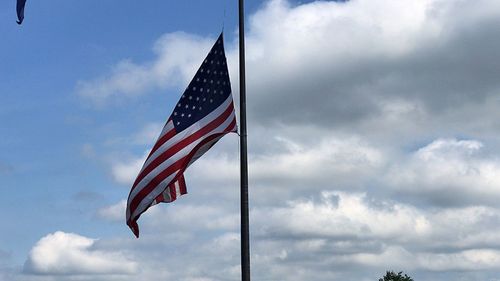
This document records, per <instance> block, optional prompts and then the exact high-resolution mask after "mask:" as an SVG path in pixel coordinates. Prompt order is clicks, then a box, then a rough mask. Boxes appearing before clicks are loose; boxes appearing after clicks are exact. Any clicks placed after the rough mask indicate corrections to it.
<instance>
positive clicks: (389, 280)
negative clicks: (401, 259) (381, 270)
mask: <svg viewBox="0 0 500 281" xmlns="http://www.w3.org/2000/svg"><path fill="white" fill-rule="evenodd" d="M378 281H414V280H413V279H412V278H411V277H410V276H408V275H406V274H405V275H404V276H403V272H402V271H400V272H398V274H396V273H395V272H394V271H387V273H386V274H385V276H384V277H383V278H380V279H379V280H378Z"/></svg>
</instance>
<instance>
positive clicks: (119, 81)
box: [76, 32, 211, 105]
mask: <svg viewBox="0 0 500 281" xmlns="http://www.w3.org/2000/svg"><path fill="white" fill-rule="evenodd" d="M210 45H211V41H210V40H208V39H206V38H201V37H198V36H195V35H191V34H186V33H182V32H177V33H172V34H166V35H164V36H163V37H161V38H160V39H158V41H157V42H156V43H155V45H154V47H153V51H154V53H155V54H156V58H155V60H153V61H151V62H148V63H144V64H137V63H134V62H132V61H131V60H130V59H126V60H123V61H121V62H119V63H118V64H116V65H115V66H113V68H112V71H111V73H109V74H107V75H105V76H103V77H100V78H96V79H94V80H92V81H79V82H78V85H77V89H76V91H77V94H78V95H79V96H81V97H84V98H86V99H89V100H91V101H92V102H94V103H95V104H97V105H104V104H106V103H108V102H109V100H110V99H113V98H119V99H121V98H122V97H128V98H132V97H137V96H140V95H142V94H144V93H145V92H147V91H148V90H151V89H155V88H162V87H165V86H167V85H175V86H179V85H184V84H186V83H185V82H186V81H188V79H190V78H191V77H190V76H191V75H192V73H193V71H194V70H195V69H196V67H198V65H199V63H200V61H201V60H202V58H203V56H204V52H205V51H206V50H209V48H210ZM180 81H181V82H182V83H181V82H180Z"/></svg>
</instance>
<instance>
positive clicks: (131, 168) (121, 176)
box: [111, 151, 149, 186]
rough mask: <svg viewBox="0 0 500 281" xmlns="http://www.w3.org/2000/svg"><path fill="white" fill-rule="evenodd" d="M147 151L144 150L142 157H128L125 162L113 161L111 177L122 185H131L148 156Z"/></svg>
mask: <svg viewBox="0 0 500 281" xmlns="http://www.w3.org/2000/svg"><path fill="white" fill-rule="evenodd" d="M148 154H149V151H146V152H145V153H144V154H143V156H142V157H139V158H135V159H130V160H129V161H125V162H115V163H114V164H113V165H112V167H111V173H112V175H113V179H114V180H115V181H116V182H118V183H120V184H123V185H130V186H131V185H132V184H133V183H134V180H135V178H136V177H137V175H138V174H139V171H140V170H141V168H142V165H143V164H144V161H146V158H147V157H148Z"/></svg>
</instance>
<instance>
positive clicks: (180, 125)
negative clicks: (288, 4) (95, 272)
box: [126, 33, 237, 237]
mask: <svg viewBox="0 0 500 281" xmlns="http://www.w3.org/2000/svg"><path fill="white" fill-rule="evenodd" d="M236 131H237V125H236V116H235V113H234V105H233V97H232V95H231V84H230V81H229V74H228V69H227V62H226V55H225V52H224V41H223V35H222V33H221V35H220V36H219V38H218V39H217V42H216V43H215V45H214V46H213V47H212V49H211V50H210V53H209V54H208V56H207V57H206V58H205V60H204V61H203V63H202V65H201V67H200V68H199V69H198V71H197V72H196V75H195V76H194V78H193V80H192V81H191V83H189V86H188V87H187V89H186V90H185V92H184V94H183V95H182V97H181V99H180V100H179V102H178V103H177V104H176V106H175V108H174V110H173V112H172V114H171V115H170V117H169V118H168V120H167V123H166V124H165V126H164V128H163V130H162V132H161V134H160V136H159V138H158V140H157V141H156V143H155V145H154V146H153V149H152V150H151V152H150V154H149V156H148V158H147V159H146V162H145V163H144V165H143V167H142V169H141V171H140V172H139V175H138V176H137V179H136V180H135V182H134V184H133V186H132V189H131V191H130V194H129V197H128V201H127V214H126V219H127V225H128V226H129V227H130V228H131V229H132V231H133V232H134V234H135V236H136V237H139V226H138V225H137V220H138V219H139V217H140V216H141V214H142V213H144V212H145V211H146V210H147V209H148V208H149V207H151V206H153V205H155V204H158V203H161V202H167V203H168V202H172V201H174V200H176V199H177V197H178V196H180V195H183V194H186V193H187V191H186V183H185V181H184V176H183V173H184V171H185V170H186V168H187V167H188V166H189V165H191V164H192V163H193V162H194V161H196V159H198V158H199V157H201V156H202V155H203V154H204V153H205V152H206V151H207V150H208V149H210V147H212V146H213V145H214V144H215V143H216V142H217V141H218V140H219V139H220V138H222V137H223V136H224V135H225V134H227V133H230V132H236Z"/></svg>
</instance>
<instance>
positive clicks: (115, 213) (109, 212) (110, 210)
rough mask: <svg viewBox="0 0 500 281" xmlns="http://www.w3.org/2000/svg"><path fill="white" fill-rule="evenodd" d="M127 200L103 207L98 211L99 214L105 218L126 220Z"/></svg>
mask: <svg viewBox="0 0 500 281" xmlns="http://www.w3.org/2000/svg"><path fill="white" fill-rule="evenodd" d="M126 208H127V201H126V200H122V201H120V202H118V203H117V204H114V205H111V206H107V207H104V208H101V209H99V210H98V211H97V215H98V216H99V217H100V218H102V219H105V220H110V221H117V222H118V221H119V222H125V209H126Z"/></svg>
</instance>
